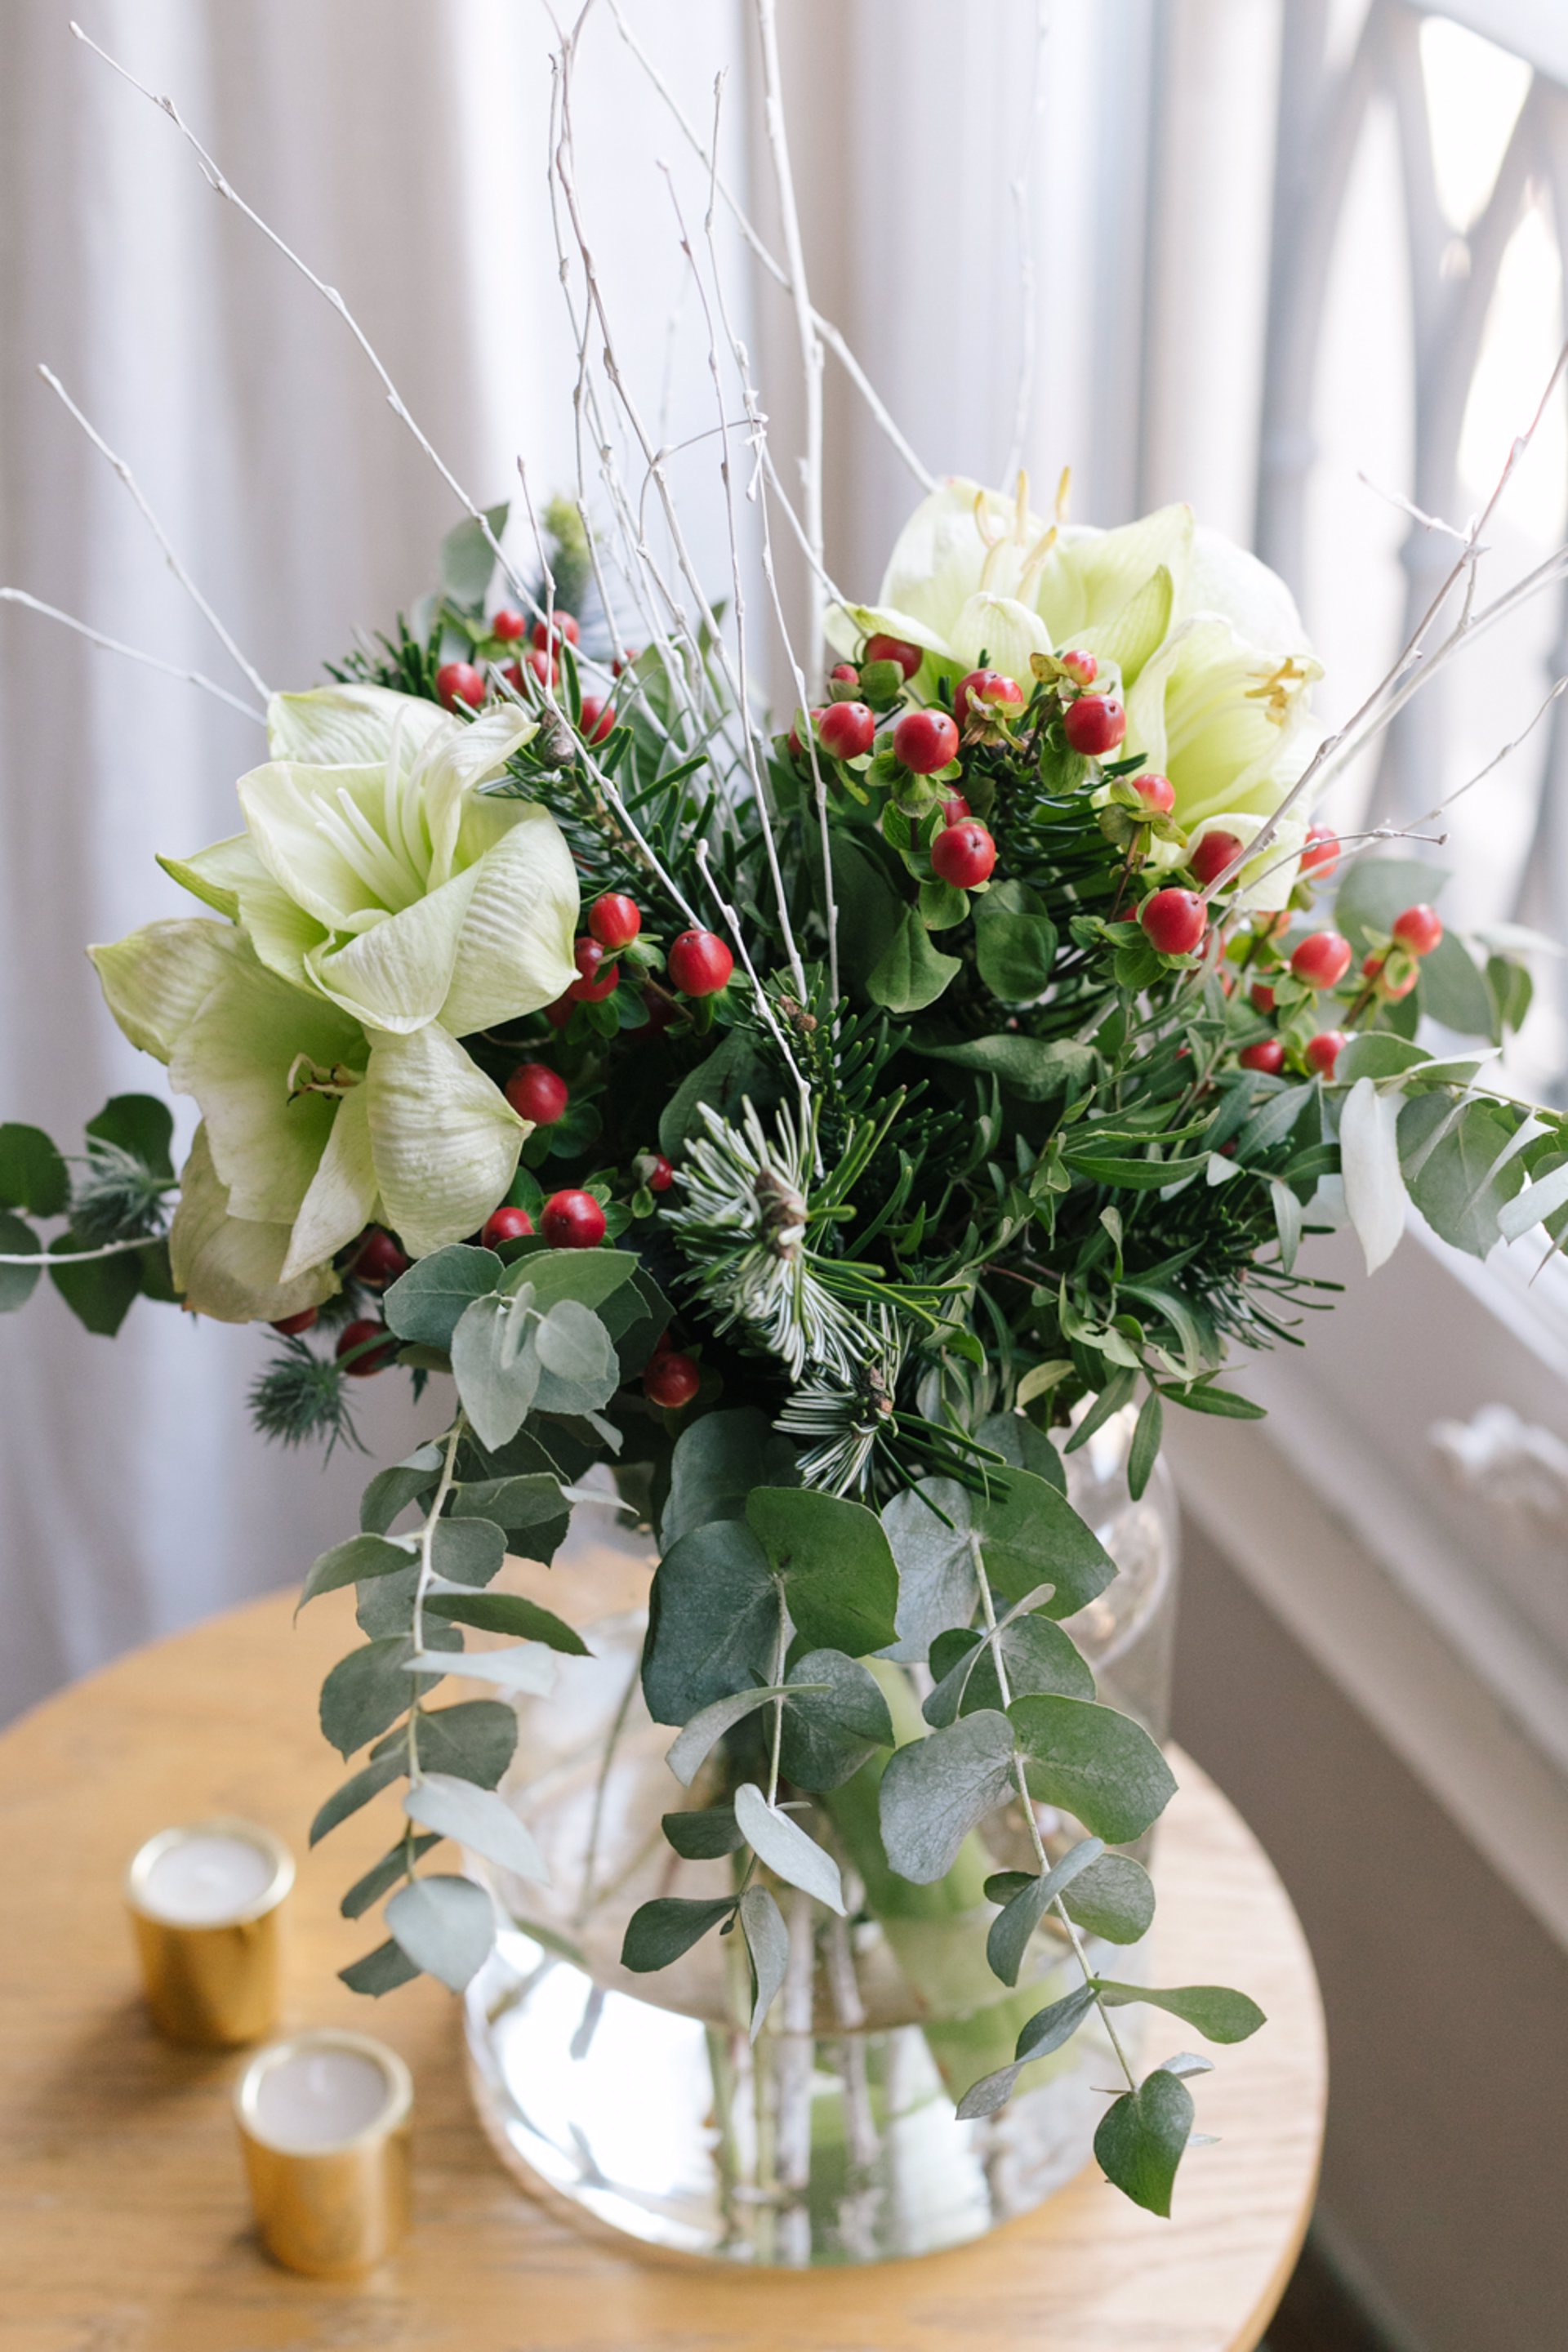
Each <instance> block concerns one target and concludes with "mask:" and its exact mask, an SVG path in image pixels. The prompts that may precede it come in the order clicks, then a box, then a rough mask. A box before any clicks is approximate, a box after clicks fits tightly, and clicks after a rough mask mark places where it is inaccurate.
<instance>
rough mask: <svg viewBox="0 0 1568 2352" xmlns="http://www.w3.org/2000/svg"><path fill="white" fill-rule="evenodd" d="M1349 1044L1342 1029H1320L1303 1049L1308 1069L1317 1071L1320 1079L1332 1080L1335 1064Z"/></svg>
mask: <svg viewBox="0 0 1568 2352" xmlns="http://www.w3.org/2000/svg"><path fill="white" fill-rule="evenodd" d="M1349 1044H1350V1039H1349V1038H1348V1037H1347V1036H1346V1034H1345V1033H1344V1031H1343V1030H1342V1029H1320V1030H1319V1032H1318V1034H1317V1035H1316V1036H1315V1037H1309V1038H1308V1040H1307V1043H1306V1045H1305V1046H1304V1048H1303V1049H1302V1050H1303V1052H1304V1054H1305V1056H1306V1063H1307V1067H1308V1068H1309V1069H1310V1070H1315V1071H1316V1072H1317V1075H1318V1076H1319V1077H1320V1078H1331V1077H1332V1076H1333V1075H1334V1064H1335V1063H1336V1062H1337V1061H1338V1060H1339V1058H1340V1055H1342V1053H1343V1052H1344V1049H1345V1047H1346V1046H1347V1045H1349Z"/></svg>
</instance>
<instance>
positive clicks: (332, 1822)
mask: <svg viewBox="0 0 1568 2352" xmlns="http://www.w3.org/2000/svg"><path fill="white" fill-rule="evenodd" d="M407 1769H408V1759H407V1758H406V1757H405V1756H395V1755H386V1756H378V1757H376V1758H375V1759H374V1761H373V1762H371V1763H369V1764H366V1765H363V1766H362V1767H361V1769H360V1770H359V1771H357V1772H355V1773H353V1774H352V1775H351V1777H350V1778H349V1779H348V1780H345V1781H344V1782H343V1785H342V1788H341V1789H335V1790H333V1791H332V1794H331V1796H330V1797H329V1798H328V1799H327V1801H326V1803H325V1804H324V1805H322V1806H321V1807H320V1808H319V1809H318V1811H317V1813H316V1817H315V1820H314V1821H313V1822H311V1823H310V1844H311V1845H320V1843H321V1840H322V1839H323V1838H324V1837H325V1836H326V1835H327V1834H328V1832H330V1831H331V1830H335V1829H336V1828H337V1826H338V1823H339V1822H346V1821H347V1820H348V1818H349V1816H350V1814H351V1813H357V1812H358V1811H359V1810H360V1807H361V1806H362V1805H368V1804H369V1802H370V1801H371V1799H372V1798H373V1797H374V1796H379V1795H380V1793H381V1791H382V1790H383V1789H385V1788H388V1787H390V1785H391V1783H392V1782H393V1781H394V1780H401V1779H402V1777H403V1775H404V1773H405V1771H406V1770H407Z"/></svg>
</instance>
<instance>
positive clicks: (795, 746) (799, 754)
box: [789, 709, 822, 760]
mask: <svg viewBox="0 0 1568 2352" xmlns="http://www.w3.org/2000/svg"><path fill="white" fill-rule="evenodd" d="M809 715H810V719H811V723H812V726H813V727H814V728H816V727H820V725H821V724H822V709H816V710H814V711H812V712H811V713H810V714H809ZM789 748H790V750H791V751H793V752H794V753H795V758H796V759H797V760H804V759H805V744H804V743H803V742H802V741H801V740H800V728H799V725H798V724H795V725H794V726H792V727H791V729H790V730H789Z"/></svg>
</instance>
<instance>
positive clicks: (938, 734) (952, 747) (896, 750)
mask: <svg viewBox="0 0 1568 2352" xmlns="http://www.w3.org/2000/svg"><path fill="white" fill-rule="evenodd" d="M893 756H894V758H895V759H898V760H901V761H903V764H904V766H905V767H906V768H908V769H909V771H910V773H911V774H912V775H916V776H931V775H934V774H935V773H936V771H937V770H938V768H945V767H946V766H947V764H948V762H949V761H951V760H956V759H957V757H958V729H957V727H956V725H955V724H954V723H953V721H952V719H950V718H949V717H948V715H947V712H946V711H945V710H906V711H905V713H904V715H903V717H902V718H901V719H900V721H899V723H898V725H897V726H896V727H895V728H894V730H893Z"/></svg>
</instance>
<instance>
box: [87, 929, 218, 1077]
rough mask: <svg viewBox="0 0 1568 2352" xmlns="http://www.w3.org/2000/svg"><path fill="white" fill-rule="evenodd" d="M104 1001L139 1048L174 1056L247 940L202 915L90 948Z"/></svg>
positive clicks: (166, 1057) (160, 1056) (163, 1058)
mask: <svg viewBox="0 0 1568 2352" xmlns="http://www.w3.org/2000/svg"><path fill="white" fill-rule="evenodd" d="M87 952H88V955H89V959H90V961H91V963H92V967H93V970H94V971H96V972H97V974H98V977H99V982H100V986H101V987H102V990H103V994H104V1001H105V1003H107V1004H108V1006H109V1009H110V1013H113V1015H114V1017H115V1019H116V1021H118V1022H119V1024H120V1026H121V1029H123V1030H124V1032H125V1034H126V1035H127V1036H128V1037H129V1038H130V1040H131V1043H132V1045H139V1046H140V1047H141V1049H142V1052H143V1053H144V1054H155V1055H157V1057H158V1059H159V1061H161V1062H167V1061H168V1060H169V1059H170V1058H171V1057H172V1055H173V1054H174V1048H175V1046H176V1045H178V1043H179V1040H180V1038H181V1036H182V1034H184V1031H185V1029H186V1028H188V1027H189V1025H190V1023H191V1021H192V1019H193V1018H194V1016H195V1013H196V1012H197V1011H198V1009H199V1008H200V1006H201V1005H202V1004H203V1003H205V1000H206V999H207V997H209V996H210V995H211V994H212V992H213V990H214V989H215V988H216V986H217V985H218V983H219V982H220V981H222V980H225V979H226V978H227V976H228V974H229V972H230V971H232V969H233V966H234V961H235V959H236V957H247V955H248V951H247V948H246V945H245V941H244V939H243V938H242V936H241V935H240V933H239V932H238V931H237V930H235V929H233V927H232V926H231V925H230V924H228V923H213V922H208V921H207V920H206V919H205V917H203V916H200V915H194V916H191V917H189V918H187V919H184V920H179V921H174V922H163V923H148V924H146V925H145V926H144V927H143V929H141V930H139V931H132V933H131V935H130V937H129V938H128V939H123V940H115V941H114V942H113V944H112V945H111V946H108V947H95V948H89V950H88V951H87Z"/></svg>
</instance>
